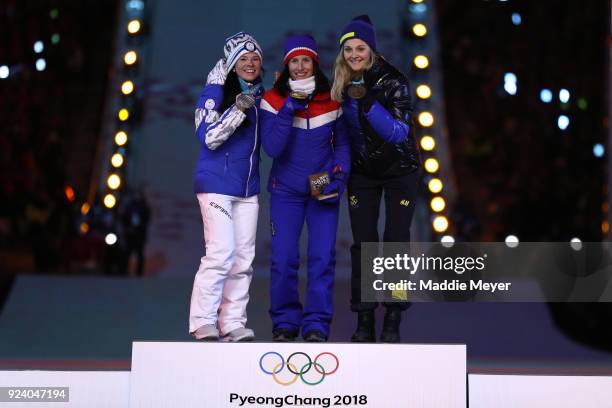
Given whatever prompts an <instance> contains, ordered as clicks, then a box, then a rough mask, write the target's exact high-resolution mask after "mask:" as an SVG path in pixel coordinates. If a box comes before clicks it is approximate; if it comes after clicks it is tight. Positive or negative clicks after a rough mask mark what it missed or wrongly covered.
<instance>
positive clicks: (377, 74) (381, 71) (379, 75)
mask: <svg viewBox="0 0 612 408" xmlns="http://www.w3.org/2000/svg"><path fill="white" fill-rule="evenodd" d="M388 65H389V63H388V62H387V60H385V59H384V58H383V56H382V55H380V54H377V58H376V62H375V63H374V65H373V66H372V68H370V69H368V70H366V71H365V72H364V73H363V82H364V84H365V86H366V88H368V89H371V88H373V87H375V86H376V85H377V84H378V82H380V80H381V79H383V78H384V77H385V76H387V75H388V74H389V68H388Z"/></svg>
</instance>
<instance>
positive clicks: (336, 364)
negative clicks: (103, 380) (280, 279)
mask: <svg viewBox="0 0 612 408" xmlns="http://www.w3.org/2000/svg"><path fill="white" fill-rule="evenodd" d="M465 373H466V347H465V345H425V344H423V345H408V344H393V345H392V344H355V343H352V344H343V343H316V344H313V343H196V342H193V343H156V342H136V343H134V344H133V349H132V376H131V383H130V407H131V408H140V407H143V408H144V407H147V408H157V407H159V408H161V407H168V408H169V407H184V408H189V407H198V408H201V407H214V408H228V407H293V406H304V407H308V406H312V407H374V408H384V407H389V408H400V407H431V408H437V407H439V408H454V407H457V408H459V407H461V408H464V407H465V406H466V380H465Z"/></svg>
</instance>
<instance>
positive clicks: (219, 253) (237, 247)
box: [189, 193, 259, 335]
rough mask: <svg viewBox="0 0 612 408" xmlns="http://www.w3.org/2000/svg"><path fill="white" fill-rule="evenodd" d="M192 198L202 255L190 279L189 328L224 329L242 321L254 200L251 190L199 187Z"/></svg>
mask: <svg viewBox="0 0 612 408" xmlns="http://www.w3.org/2000/svg"><path fill="white" fill-rule="evenodd" d="M197 198H198V202H199V204H200V211H201V212H202V221H203V224H204V243H205V246H206V255H205V256H203V257H202V259H201V261H200V268H199V269H198V272H197V273H196V276H195V280H194V282H193V292H192V294H191V310H190V312H189V332H190V333H193V332H195V331H196V330H197V329H198V328H199V327H202V326H204V325H208V324H212V325H217V326H218V328H219V332H220V333H221V334H222V335H224V334H227V333H229V332H231V331H233V330H235V329H237V328H240V327H244V326H245V324H246V319H247V315H246V307H247V303H248V301H249V285H250V284H251V278H252V276H253V267H252V263H253V259H254V258H255V235H256V233H257V216H258V213H259V202H258V198H257V196H256V195H255V196H252V197H248V198H241V197H234V196H228V195H223V194H213V193H200V194H197Z"/></svg>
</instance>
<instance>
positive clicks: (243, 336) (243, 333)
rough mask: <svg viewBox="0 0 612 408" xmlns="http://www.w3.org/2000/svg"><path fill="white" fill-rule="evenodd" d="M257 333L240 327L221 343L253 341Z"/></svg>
mask: <svg viewBox="0 0 612 408" xmlns="http://www.w3.org/2000/svg"><path fill="white" fill-rule="evenodd" d="M254 338H255V333H254V332H253V330H251V329H247V328H246V327H239V328H237V329H235V330H232V331H231V332H229V333H227V334H226V335H225V336H223V337H221V341H227V342H235V341H253V339H254Z"/></svg>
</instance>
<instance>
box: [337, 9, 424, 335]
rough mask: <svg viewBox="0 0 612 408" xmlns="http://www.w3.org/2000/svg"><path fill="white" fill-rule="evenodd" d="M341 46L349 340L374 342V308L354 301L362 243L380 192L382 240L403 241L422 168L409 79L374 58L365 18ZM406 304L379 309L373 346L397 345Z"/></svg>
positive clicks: (369, 234)
mask: <svg viewBox="0 0 612 408" xmlns="http://www.w3.org/2000/svg"><path fill="white" fill-rule="evenodd" d="M340 46H341V49H340V53H339V54H338V57H337V58H336V64H335V67H334V84H333V87H332V97H333V98H334V99H335V100H337V101H339V102H341V103H342V110H343V112H344V116H345V118H346V119H345V120H346V123H347V125H348V128H349V132H350V135H351V154H352V172H351V176H350V179H349V183H348V196H349V215H350V219H351V229H352V231H353V241H354V242H353V245H352V247H351V261H352V274H351V310H352V311H354V312H357V313H358V323H357V330H356V331H355V334H354V335H353V337H352V338H351V341H354V342H375V341H376V334H375V331H374V310H375V309H376V307H377V306H378V304H377V303H376V302H363V301H362V300H361V243H362V242H378V241H379V237H378V230H377V225H378V217H379V207H380V200H381V197H382V194H383V192H384V197H385V213H386V217H385V232H384V236H383V241H384V242H408V241H410V224H411V222H412V217H413V214H414V205H415V201H416V196H417V190H418V186H419V183H420V175H421V162H420V158H419V152H418V148H417V144H416V142H415V137H414V126H413V120H412V102H411V97H410V87H409V84H408V79H407V78H406V76H404V75H403V74H402V73H401V72H399V71H398V70H397V69H396V68H395V67H393V66H392V65H391V64H389V63H388V62H387V61H386V60H385V59H384V58H383V57H382V56H381V55H379V54H378V53H377V52H376V36H375V32H374V26H373V25H372V22H371V21H370V19H369V17H368V16H366V15H364V16H359V17H356V18H355V19H353V20H352V21H351V22H350V23H349V24H348V25H347V26H346V27H345V29H344V30H343V32H342V36H341V38H340ZM408 305H409V303H408V302H405V301H404V302H401V301H400V302H395V301H394V302H388V303H385V304H384V306H385V307H386V313H385V320H384V324H383V331H382V333H381V336H380V341H382V342H389V343H397V342H399V341H400V336H399V324H400V320H401V313H402V311H403V310H405V309H406V308H407V307H408Z"/></svg>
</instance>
